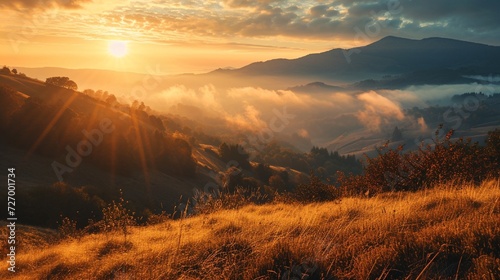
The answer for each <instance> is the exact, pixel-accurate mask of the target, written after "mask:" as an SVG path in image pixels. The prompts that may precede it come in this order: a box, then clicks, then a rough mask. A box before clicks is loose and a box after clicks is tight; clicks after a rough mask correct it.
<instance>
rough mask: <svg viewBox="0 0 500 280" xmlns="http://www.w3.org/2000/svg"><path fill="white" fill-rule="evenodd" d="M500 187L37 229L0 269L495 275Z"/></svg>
mask: <svg viewBox="0 0 500 280" xmlns="http://www.w3.org/2000/svg"><path fill="white" fill-rule="evenodd" d="M499 197H500V182H499V181H498V180H496V181H489V182H486V183H483V184H482V185H481V186H479V187H474V186H471V185H467V184H459V185H452V184H450V185H447V186H441V187H438V188H435V189H429V190H424V191H419V192H415V193H389V194H383V195H379V196H376V197H373V198H345V199H343V200H342V201H337V202H328V203H321V204H318V203H315V204H307V205H302V204H286V203H276V204H272V205H264V206H255V205H249V206H246V207H243V208H241V209H235V210H223V211H219V212H214V213H212V214H206V215H199V216H195V217H191V218H186V219H181V220H176V221H171V220H168V221H166V222H162V223H159V224H156V225H152V226H147V227H137V228H133V229H132V230H131V233H130V235H128V236H127V237H126V241H125V240H124V236H123V235H122V234H119V233H117V234H107V235H106V234H92V235H86V236H83V237H81V238H80V239H77V240H72V239H63V240H60V241H58V242H54V243H52V244H47V243H41V244H40V245H38V246H27V244H34V243H35V242H34V241H33V240H32V238H31V239H30V241H27V242H23V240H21V245H22V246H23V247H22V248H20V249H19V250H18V252H19V253H18V256H17V263H16V268H17V270H18V271H17V273H16V274H9V272H7V269H6V264H5V263H4V264H2V269H1V272H0V278H2V279H5V278H6V277H7V276H14V277H13V279H295V278H294V277H296V278H297V279H306V277H307V279H438V278H439V279H464V278H469V279H498V278H497V277H498V275H500V247H499V246H500V224H499V223H498V221H499V220H500V201H499ZM2 233H3V234H6V227H2ZM42 235H43V234H40V236H42ZM30 236H31V237H33V236H36V234H31V235H30ZM19 238H22V236H20V237H19ZM21 245H20V246H21Z"/></svg>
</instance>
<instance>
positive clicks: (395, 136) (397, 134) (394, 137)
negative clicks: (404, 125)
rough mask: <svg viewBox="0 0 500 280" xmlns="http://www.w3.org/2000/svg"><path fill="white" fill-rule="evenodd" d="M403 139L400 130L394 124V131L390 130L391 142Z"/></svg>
mask: <svg viewBox="0 0 500 280" xmlns="http://www.w3.org/2000/svg"><path fill="white" fill-rule="evenodd" d="M401 140H403V133H402V132H401V130H399V128H398V127H397V126H396V127H395V128H394V131H393V132H392V137H391V141H392V142H397V141H401Z"/></svg>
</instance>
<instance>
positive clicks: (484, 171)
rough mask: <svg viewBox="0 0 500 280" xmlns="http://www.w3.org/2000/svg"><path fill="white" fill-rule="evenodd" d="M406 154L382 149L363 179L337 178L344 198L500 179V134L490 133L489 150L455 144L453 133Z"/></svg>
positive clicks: (369, 160) (467, 143) (462, 142)
mask: <svg viewBox="0 0 500 280" xmlns="http://www.w3.org/2000/svg"><path fill="white" fill-rule="evenodd" d="M438 135H439V130H438V131H436V140H435V142H434V143H433V144H432V145H431V144H427V145H422V146H421V147H420V148H419V149H418V150H417V151H413V152H408V153H403V152H402V151H403V147H402V146H400V147H398V148H397V149H391V148H388V143H387V144H386V145H384V146H383V147H381V148H379V149H378V150H377V151H378V156H377V157H375V158H368V157H367V161H366V162H367V164H366V166H365V168H364V173H363V175H358V176H346V175H345V174H344V173H339V174H338V183H339V185H340V186H341V189H342V193H343V194H344V195H359V194H365V195H374V194H377V193H381V192H388V191H415V190H419V189H422V188H424V187H427V186H433V185H436V184H439V183H447V182H450V181H455V180H459V181H465V182H475V183H479V182H481V181H483V180H485V179H487V178H490V177H495V176H498V175H499V165H498V162H499V161H498V160H499V158H500V157H499V155H500V153H499V151H500V131H493V132H490V133H488V139H487V141H486V143H487V146H486V147H481V146H479V144H478V143H477V142H476V143H472V142H471V140H470V139H468V140H464V139H463V138H459V139H458V140H455V141H452V140H451V137H452V136H453V130H450V131H449V132H448V133H447V134H446V136H445V137H444V139H442V140H440V139H438V137H437V136H438Z"/></svg>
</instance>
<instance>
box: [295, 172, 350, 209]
mask: <svg viewBox="0 0 500 280" xmlns="http://www.w3.org/2000/svg"><path fill="white" fill-rule="evenodd" d="M339 194H340V193H339V190H338V189H337V188H336V187H335V186H333V185H328V184H325V183H323V182H322V181H321V180H320V179H319V178H318V177H316V176H315V175H314V173H312V172H311V175H310V177H309V184H299V185H298V186H297V188H296V189H295V199H296V200H297V201H300V202H306V203H307V202H321V201H331V200H335V199H337V198H339Z"/></svg>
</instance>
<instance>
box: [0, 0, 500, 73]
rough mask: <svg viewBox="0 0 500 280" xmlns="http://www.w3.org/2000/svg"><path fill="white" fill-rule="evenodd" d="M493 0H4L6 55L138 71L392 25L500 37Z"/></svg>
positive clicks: (243, 60) (203, 68)
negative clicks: (477, 0)
mask: <svg viewBox="0 0 500 280" xmlns="http://www.w3.org/2000/svg"><path fill="white" fill-rule="evenodd" d="M417 2H418V3H417ZM435 2H439V3H435ZM485 2H491V3H489V4H488V5H475V4H474V3H472V1H465V0H454V1H451V0H443V1H430V0H421V1H409V0H401V1H398V0H385V1H373V0H360V1H350V0H332V1H323V0H306V1H283V0H256V1H250V0H220V1H216V0H206V1H200V0H173V1H166V0H152V1H145V0H134V1H118V0H112V1H104V0H9V1H2V2H0V14H1V22H2V23H1V26H0V47H1V49H0V63H2V64H5V65H8V66H13V67H21V66H24V67H42V66H56V67H66V68H99V69H111V70H120V71H133V72H146V68H147V67H151V65H158V64H160V65H161V66H162V69H166V71H167V72H168V73H172V74H174V73H185V72H195V73H200V72H207V71H210V70H213V69H216V68H220V67H241V66H244V65H246V64H248V63H251V62H254V61H263V60H268V59H273V58H295V57H299V56H302V55H306V54H308V53H314V52H321V51H326V50H329V49H332V48H338V47H341V48H350V47H353V46H362V45H366V44H369V43H371V42H373V41H376V40H378V39H380V38H382V37H384V36H387V35H395V36H401V37H407V38H423V37H433V36H439V37H450V38H455V39H463V40H468V41H476V42H481V43H487V44H498V40H500V39H498V38H500V36H499V34H500V32H499V30H500V29H499V27H500V24H499V17H498V16H497V14H496V12H495V11H498V10H500V5H499V3H500V1H493V0H488V1H485ZM473 4H474V5H473ZM451 8H453V9H451ZM497 8H498V9H497ZM116 41H118V42H123V43H119V44H124V46H125V47H126V54H124V55H122V56H121V57H117V56H114V55H113V54H112V53H110V50H109V45H110V44H115V43H116ZM113 42H115V43H113Z"/></svg>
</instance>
